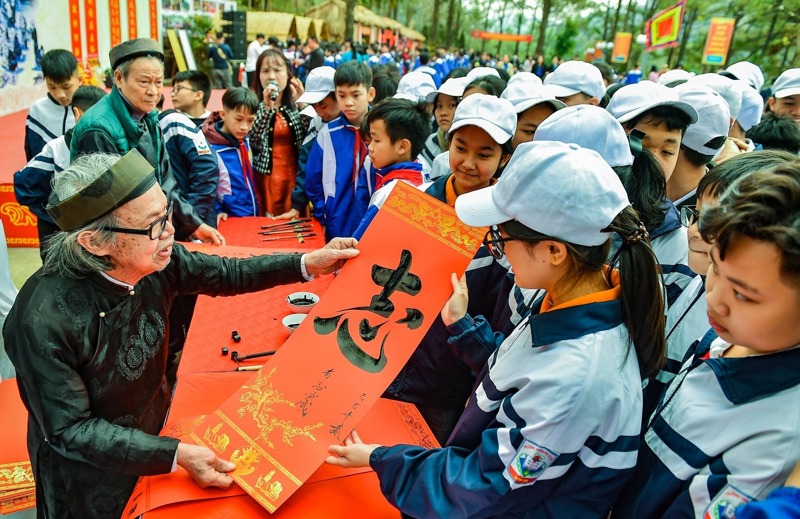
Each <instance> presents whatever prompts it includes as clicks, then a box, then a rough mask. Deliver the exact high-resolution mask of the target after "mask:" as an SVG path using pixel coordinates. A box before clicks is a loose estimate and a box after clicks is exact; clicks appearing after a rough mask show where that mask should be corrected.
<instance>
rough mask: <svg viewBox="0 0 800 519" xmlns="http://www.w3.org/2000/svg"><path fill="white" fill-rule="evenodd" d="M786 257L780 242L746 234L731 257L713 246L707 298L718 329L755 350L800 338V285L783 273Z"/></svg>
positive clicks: (766, 349) (732, 340) (728, 338)
mask: <svg viewBox="0 0 800 519" xmlns="http://www.w3.org/2000/svg"><path fill="white" fill-rule="evenodd" d="M782 259H783V257H782V253H781V251H780V249H778V247H777V246H776V245H775V244H773V243H769V242H763V241H757V240H754V239H752V238H749V237H746V236H737V237H735V239H734V240H732V241H731V242H730V245H729V246H728V249H727V251H726V253H725V261H722V260H721V259H720V257H719V254H718V251H717V250H716V248H715V247H712V249H711V262H712V264H711V266H710V267H709V269H708V277H707V278H706V301H707V302H708V321H709V323H710V324H711V327H712V328H714V331H715V332H717V335H719V336H720V337H721V338H722V339H724V340H725V341H727V342H730V343H731V344H734V345H737V346H741V347H743V348H746V349H748V350H749V351H750V352H751V353H770V352H775V351H780V350H784V349H786V348H791V347H792V346H795V345H797V344H799V343H800V327H799V326H797V323H798V322H800V287H798V285H797V283H796V281H795V282H792V281H791V280H789V279H783V278H782V277H781V274H780V265H781V262H782Z"/></svg>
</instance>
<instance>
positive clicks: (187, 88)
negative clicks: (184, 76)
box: [172, 85, 199, 94]
mask: <svg viewBox="0 0 800 519" xmlns="http://www.w3.org/2000/svg"><path fill="white" fill-rule="evenodd" d="M181 90H188V91H189V92H199V90H195V89H194V88H189V87H187V86H183V85H178V86H176V87H175V88H173V89H172V91H173V92H175V93H176V94H177V93H179V92H180V91H181Z"/></svg>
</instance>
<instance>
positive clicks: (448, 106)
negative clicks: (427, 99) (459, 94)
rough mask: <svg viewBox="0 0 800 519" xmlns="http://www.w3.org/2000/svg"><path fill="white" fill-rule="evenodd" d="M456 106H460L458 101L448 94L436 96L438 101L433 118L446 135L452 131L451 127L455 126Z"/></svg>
mask: <svg viewBox="0 0 800 519" xmlns="http://www.w3.org/2000/svg"><path fill="white" fill-rule="evenodd" d="M456 106H458V99H456V98H455V97H453V96H449V95H447V94H439V95H438V96H436V101H435V102H434V106H433V116H434V117H435V118H436V124H438V125H439V128H441V129H442V131H443V132H444V133H447V132H448V131H450V125H451V124H453V115H455V113H456Z"/></svg>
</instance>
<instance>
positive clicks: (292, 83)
mask: <svg viewBox="0 0 800 519" xmlns="http://www.w3.org/2000/svg"><path fill="white" fill-rule="evenodd" d="M289 90H291V92H292V101H293V102H295V103H296V102H297V100H298V99H299V98H300V96H301V95H303V92H305V89H304V88H303V82H302V81H300V80H299V79H297V78H296V77H293V78H292V79H290V80H289Z"/></svg>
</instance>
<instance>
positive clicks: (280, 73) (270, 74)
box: [258, 56, 289, 93]
mask: <svg viewBox="0 0 800 519" xmlns="http://www.w3.org/2000/svg"><path fill="white" fill-rule="evenodd" d="M258 76H259V79H261V88H266V86H267V85H269V84H270V83H273V82H274V83H275V84H276V85H278V88H279V89H280V92H281V93H283V91H284V90H286V85H287V84H288V83H289V69H287V68H286V62H284V61H283V60H280V59H278V58H277V57H273V56H269V57H266V58H264V61H262V62H261V70H259V71H258Z"/></svg>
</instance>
